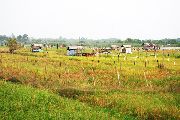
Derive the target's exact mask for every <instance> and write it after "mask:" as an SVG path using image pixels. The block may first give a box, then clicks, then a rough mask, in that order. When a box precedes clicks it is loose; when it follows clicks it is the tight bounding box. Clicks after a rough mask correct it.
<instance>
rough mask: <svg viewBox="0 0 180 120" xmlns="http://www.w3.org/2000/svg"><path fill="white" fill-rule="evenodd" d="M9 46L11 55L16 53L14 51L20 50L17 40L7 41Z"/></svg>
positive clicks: (10, 39)
mask: <svg viewBox="0 0 180 120" xmlns="http://www.w3.org/2000/svg"><path fill="white" fill-rule="evenodd" d="M7 44H8V47H9V52H10V53H14V51H15V50H17V49H18V48H19V47H18V43H17V40H16V38H9V39H8V40H7Z"/></svg>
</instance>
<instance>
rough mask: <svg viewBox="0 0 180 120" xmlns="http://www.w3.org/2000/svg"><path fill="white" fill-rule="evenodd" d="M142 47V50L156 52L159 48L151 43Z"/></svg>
mask: <svg viewBox="0 0 180 120" xmlns="http://www.w3.org/2000/svg"><path fill="white" fill-rule="evenodd" d="M142 47H143V49H144V50H158V49H160V47H159V46H158V45H156V44H153V43H143V44H142Z"/></svg>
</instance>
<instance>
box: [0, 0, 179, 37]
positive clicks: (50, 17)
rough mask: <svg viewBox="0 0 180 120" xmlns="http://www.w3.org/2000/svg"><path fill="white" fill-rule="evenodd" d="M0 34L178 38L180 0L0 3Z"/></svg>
mask: <svg viewBox="0 0 180 120" xmlns="http://www.w3.org/2000/svg"><path fill="white" fill-rule="evenodd" d="M0 16H1V17H0V34H1V35H2V34H6V35H11V34H12V33H14V34H15V35H18V34H24V33H27V34H28V35H29V36H31V37H36V38H39V37H41V38H45V37H52V38H58V37H59V36H63V37H67V38H72V37H73V38H78V37H87V38H94V39H99V38H121V39H125V38H127V37H130V38H140V39H161V38H178V37H180V0H0Z"/></svg>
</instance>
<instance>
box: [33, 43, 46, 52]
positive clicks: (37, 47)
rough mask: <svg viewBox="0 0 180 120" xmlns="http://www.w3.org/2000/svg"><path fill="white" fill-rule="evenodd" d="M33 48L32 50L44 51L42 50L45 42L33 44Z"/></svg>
mask: <svg viewBox="0 0 180 120" xmlns="http://www.w3.org/2000/svg"><path fill="white" fill-rule="evenodd" d="M31 48H32V52H41V51H43V50H42V48H43V44H32V45H31Z"/></svg>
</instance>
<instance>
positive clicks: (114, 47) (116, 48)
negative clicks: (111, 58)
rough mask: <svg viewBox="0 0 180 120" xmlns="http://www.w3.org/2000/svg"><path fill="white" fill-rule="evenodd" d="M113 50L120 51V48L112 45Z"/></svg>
mask: <svg viewBox="0 0 180 120" xmlns="http://www.w3.org/2000/svg"><path fill="white" fill-rule="evenodd" d="M111 49H112V50H118V49H119V46H118V45H111Z"/></svg>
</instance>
